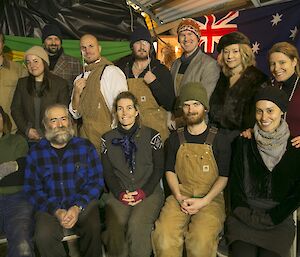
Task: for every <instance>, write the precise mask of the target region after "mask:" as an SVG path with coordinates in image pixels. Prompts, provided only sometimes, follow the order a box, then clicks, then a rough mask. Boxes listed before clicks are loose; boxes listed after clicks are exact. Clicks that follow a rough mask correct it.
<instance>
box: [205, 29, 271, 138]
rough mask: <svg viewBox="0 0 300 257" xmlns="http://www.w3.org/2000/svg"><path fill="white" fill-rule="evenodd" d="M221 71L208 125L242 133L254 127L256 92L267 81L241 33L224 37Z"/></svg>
mask: <svg viewBox="0 0 300 257" xmlns="http://www.w3.org/2000/svg"><path fill="white" fill-rule="evenodd" d="M217 49H218V52H219V53H220V57H219V58H220V59H219V62H220V65H221V67H222V71H221V73H220V78H219V80H218V82H217V86H216V88H215V90H214V92H213V94H212V96H211V98H210V103H209V104H210V111H209V121H210V122H211V123H213V124H215V126H217V127H219V128H224V129H228V130H235V131H236V136H237V135H239V133H240V132H242V131H244V130H246V129H249V128H251V129H252V128H253V126H254V124H255V105H254V102H253V98H254V95H255V93H256V91H257V90H258V89H259V88H260V86H261V84H262V83H263V82H265V81H266V80H267V79H268V77H267V76H266V75H265V74H263V73H262V72H261V71H260V70H258V69H257V68H256V67H255V56H254V54H253V52H252V49H251V47H250V41H249V39H248V38H247V37H246V36H245V35H244V34H242V33H240V32H233V33H229V34H226V35H224V36H223V37H222V38H221V39H220V41H219V44H218V47H217Z"/></svg>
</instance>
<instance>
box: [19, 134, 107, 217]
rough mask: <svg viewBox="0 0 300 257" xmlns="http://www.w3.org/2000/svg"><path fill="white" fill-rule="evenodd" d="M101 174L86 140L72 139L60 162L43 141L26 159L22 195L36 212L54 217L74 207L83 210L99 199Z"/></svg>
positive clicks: (98, 160)
mask: <svg viewBox="0 0 300 257" xmlns="http://www.w3.org/2000/svg"><path fill="white" fill-rule="evenodd" d="M102 173H103V171H102V165H101V162H100V159H99V156H98V154H97V152H96V149H95V147H94V146H93V145H92V144H91V143H90V142H89V141H88V140H86V139H83V138H79V137H73V138H72V139H71V140H70V141H69V143H68V147H67V149H66V151H65V152H64V154H63V157H62V159H61V158H59V156H58V155H57V153H56V151H55V150H54V149H53V148H52V147H51V145H50V143H49V141H48V140H46V139H42V140H40V141H39V142H38V143H37V144H35V145H33V146H32V147H31V149H30V151H29V154H28V156H27V166H26V169H25V181H24V191H25V192H26V193H27V195H28V197H29V201H30V202H31V204H33V205H34V206H35V209H36V210H38V211H45V212H49V213H51V214H53V213H54V212H55V211H56V210H57V209H69V208H70V207H71V206H73V205H77V206H82V207H83V208H85V207H86V206H87V204H88V203H89V202H90V201H92V200H94V199H98V198H99V196H100V193H101V191H102V189H103V186H104V181H103V175H102Z"/></svg>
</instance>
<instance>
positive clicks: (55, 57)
mask: <svg viewBox="0 0 300 257" xmlns="http://www.w3.org/2000/svg"><path fill="white" fill-rule="evenodd" d="M63 51H64V50H63V48H62V47H61V48H60V49H59V50H58V51H57V53H56V54H54V55H48V56H49V61H50V65H49V70H54V67H55V65H56V63H57V61H58V58H59V57H60V56H61V54H62V53H63Z"/></svg>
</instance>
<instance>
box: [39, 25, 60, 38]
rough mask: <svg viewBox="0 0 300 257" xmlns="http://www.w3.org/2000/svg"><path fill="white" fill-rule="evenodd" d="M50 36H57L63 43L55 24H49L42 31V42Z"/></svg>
mask: <svg viewBox="0 0 300 257" xmlns="http://www.w3.org/2000/svg"><path fill="white" fill-rule="evenodd" d="M49 36H57V37H58V38H59V39H60V42H62V34H61V31H60V29H59V27H58V26H56V25H54V24H47V25H46V26H44V28H43V29H42V42H44V41H45V39H46V38H47V37H49Z"/></svg>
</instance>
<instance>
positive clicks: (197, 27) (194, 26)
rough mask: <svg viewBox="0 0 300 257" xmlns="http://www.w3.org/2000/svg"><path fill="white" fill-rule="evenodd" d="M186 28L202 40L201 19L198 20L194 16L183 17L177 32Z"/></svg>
mask: <svg viewBox="0 0 300 257" xmlns="http://www.w3.org/2000/svg"><path fill="white" fill-rule="evenodd" d="M185 30H188V31H191V32H193V33H194V34H195V35H196V36H197V37H198V40H200V37H201V23H200V22H199V21H196V20H194V19H192V18H186V19H182V21H181V22H180V24H179V26H178V28H177V34H179V33H180V32H182V31H185Z"/></svg>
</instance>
